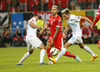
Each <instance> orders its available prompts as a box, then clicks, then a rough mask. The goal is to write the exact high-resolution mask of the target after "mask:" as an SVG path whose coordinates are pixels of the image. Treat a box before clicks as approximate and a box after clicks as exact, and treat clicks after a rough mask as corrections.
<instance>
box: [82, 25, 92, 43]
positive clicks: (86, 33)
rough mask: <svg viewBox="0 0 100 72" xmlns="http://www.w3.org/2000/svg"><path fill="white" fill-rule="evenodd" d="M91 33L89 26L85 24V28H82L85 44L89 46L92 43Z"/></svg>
mask: <svg viewBox="0 0 100 72" xmlns="http://www.w3.org/2000/svg"><path fill="white" fill-rule="evenodd" d="M90 37H91V36H90V32H89V29H88V28H87V25H86V24H85V25H84V27H83V28H82V39H83V42H84V43H85V44H88V43H90V40H91V38H90Z"/></svg>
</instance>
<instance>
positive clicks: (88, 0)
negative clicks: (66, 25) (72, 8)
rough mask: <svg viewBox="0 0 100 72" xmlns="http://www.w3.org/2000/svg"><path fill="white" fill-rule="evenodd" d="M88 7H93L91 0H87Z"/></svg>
mask: <svg viewBox="0 0 100 72" xmlns="http://www.w3.org/2000/svg"><path fill="white" fill-rule="evenodd" d="M86 9H91V0H87V3H86Z"/></svg>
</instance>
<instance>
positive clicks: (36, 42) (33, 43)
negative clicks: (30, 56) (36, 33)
mask: <svg viewBox="0 0 100 72" xmlns="http://www.w3.org/2000/svg"><path fill="white" fill-rule="evenodd" d="M26 43H27V50H31V49H32V48H33V47H35V48H36V49H37V48H38V47H39V46H40V45H41V43H42V41H41V40H40V39H39V38H38V37H33V36H30V37H26Z"/></svg>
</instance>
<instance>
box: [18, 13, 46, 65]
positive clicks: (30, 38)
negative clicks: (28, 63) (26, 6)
mask: <svg viewBox="0 0 100 72" xmlns="http://www.w3.org/2000/svg"><path fill="white" fill-rule="evenodd" d="M37 20H38V15H36V14H34V15H33V16H32V18H31V19H30V20H29V21H28V25H27V35H26V43H27V50H28V52H27V53H25V54H24V56H23V57H22V59H21V60H20V61H19V63H17V64H16V65H22V62H23V61H24V60H25V59H26V58H27V57H29V56H30V55H31V54H32V53H33V47H35V48H36V49H37V48H40V49H41V51H40V62H39V64H40V65H42V64H45V63H44V61H43V59H44V56H45V51H46V48H45V46H44V44H43V43H42V41H41V40H40V39H39V38H38V37H37V35H36V33H37V29H39V30H41V29H42V28H41V27H39V26H37V23H36V21H37ZM46 27H47V25H45V27H44V29H43V30H41V31H40V34H42V33H43V31H44V30H45V29H46Z"/></svg>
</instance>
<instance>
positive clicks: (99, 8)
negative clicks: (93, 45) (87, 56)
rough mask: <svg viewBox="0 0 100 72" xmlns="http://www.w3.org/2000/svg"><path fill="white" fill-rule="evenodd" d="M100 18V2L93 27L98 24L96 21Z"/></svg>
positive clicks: (99, 45)
mask: <svg viewBox="0 0 100 72" xmlns="http://www.w3.org/2000/svg"><path fill="white" fill-rule="evenodd" d="M99 19H100V4H99V7H98V10H97V13H96V17H95V20H94V22H93V24H92V26H93V27H94V26H95V25H96V23H97V22H98V21H99ZM98 48H99V49H100V39H99V41H98Z"/></svg>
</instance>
